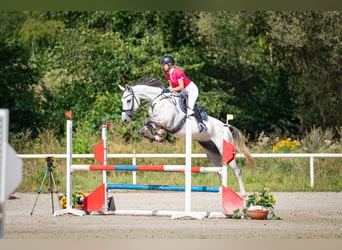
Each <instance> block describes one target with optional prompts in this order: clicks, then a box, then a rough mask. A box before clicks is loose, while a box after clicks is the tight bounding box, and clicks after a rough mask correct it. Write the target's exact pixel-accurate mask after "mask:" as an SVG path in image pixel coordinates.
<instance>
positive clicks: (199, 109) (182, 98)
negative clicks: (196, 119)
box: [178, 94, 208, 121]
mask: <svg viewBox="0 0 342 250" xmlns="http://www.w3.org/2000/svg"><path fill="white" fill-rule="evenodd" d="M178 105H179V107H180V109H181V110H182V111H183V113H186V110H187V107H188V96H187V95H184V94H180V95H179V98H178ZM194 112H195V114H196V113H197V114H200V115H201V118H202V120H203V121H207V120H208V114H207V113H206V112H205V108H204V107H203V106H199V105H197V103H196V104H195V106H194Z"/></svg>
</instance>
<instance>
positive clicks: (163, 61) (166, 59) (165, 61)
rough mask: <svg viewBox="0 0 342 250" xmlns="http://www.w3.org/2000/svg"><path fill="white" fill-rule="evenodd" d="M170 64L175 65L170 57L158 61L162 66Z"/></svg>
mask: <svg viewBox="0 0 342 250" xmlns="http://www.w3.org/2000/svg"><path fill="white" fill-rule="evenodd" d="M168 63H171V64H172V65H174V64H175V60H174V59H173V57H172V56H163V57H162V59H161V60H160V64H161V65H164V64H168Z"/></svg>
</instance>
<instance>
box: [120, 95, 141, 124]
mask: <svg viewBox="0 0 342 250" xmlns="http://www.w3.org/2000/svg"><path fill="white" fill-rule="evenodd" d="M129 91H130V93H129V94H128V95H127V96H125V97H124V98H123V99H126V98H127V97H129V96H132V97H131V107H130V108H128V109H122V110H121V111H122V112H125V113H126V114H127V115H128V117H129V118H131V119H132V118H133V116H134V113H135V111H134V103H135V102H134V101H136V102H137V103H138V106H139V105H140V101H139V99H138V98H137V97H136V96H135V95H134V91H133V89H129Z"/></svg>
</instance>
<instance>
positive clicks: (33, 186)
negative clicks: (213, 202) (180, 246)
mask: <svg viewBox="0 0 342 250" xmlns="http://www.w3.org/2000/svg"><path fill="white" fill-rule="evenodd" d="M28 133H29V132H28ZM86 134H87V133H85V132H84V131H82V130H81V129H78V130H76V131H75V132H74V138H73V139H74V141H73V149H74V153H92V151H93V147H94V146H95V145H96V144H97V142H99V141H100V140H101V135H100V134H95V135H93V136H88V137H87V138H86V139H85V136H86ZM329 135H330V134H329V133H328V132H323V131H317V130H316V129H315V130H314V131H313V133H312V134H310V133H309V134H307V137H306V138H304V139H303V140H301V143H300V146H298V147H295V148H291V149H290V148H280V149H279V148H278V149H277V150H279V152H294V153H296V152H297V153H299V152H308V151H307V149H306V148H307V147H310V149H311V150H312V149H315V151H310V152H320V153H322V152H327V153H338V152H341V151H342V150H341V149H342V147H341V144H340V142H339V141H334V140H332V139H331V138H329V140H328V139H326V138H324V137H327V136H329ZM24 137H25V138H28V136H24ZM265 137H266V136H265V135H263V138H261V139H260V138H259V140H258V142H256V143H255V144H250V145H249V148H250V151H251V153H269V152H272V148H274V145H276V142H277V141H276V140H275V139H265ZM321 137H322V138H321ZM114 138H115V139H114ZM327 140H328V141H329V143H327V142H326V141H327ZM12 144H14V146H15V148H16V150H17V152H18V153H22V154H24V153H26V154H33V153H36V154H40V153H42V154H62V153H65V151H66V149H65V139H61V140H57V139H56V138H55V137H54V135H53V132H51V131H45V130H44V131H41V133H40V135H39V137H38V138H37V139H36V140H34V141H30V140H17V141H14V142H12ZM317 144H319V145H317ZM135 149H137V150H136V151H137V153H184V152H185V141H184V139H175V140H174V141H173V142H172V143H170V142H164V143H149V142H148V141H145V140H137V139H135V140H134V141H132V142H128V143H127V142H125V141H124V140H123V139H122V138H121V137H120V136H119V135H118V134H116V132H115V131H114V130H113V129H111V128H110V129H109V131H108V152H109V153H133V151H134V150H135ZM192 152H193V153H203V151H202V149H201V148H200V145H199V144H198V143H196V142H193V149H192ZM255 161H256V165H257V167H256V168H255V169H249V168H246V167H245V165H246V162H245V160H244V159H241V158H239V159H237V162H238V165H239V166H240V167H241V169H242V172H243V181H244V183H245V187H246V190H247V192H254V191H257V190H258V189H259V188H260V183H263V184H265V185H266V186H267V187H268V188H270V189H271V190H272V191H288V192H293V191H332V192H340V191H341V190H342V182H341V181H340V179H341V176H342V159H341V158H319V159H318V158H317V159H315V161H314V165H315V186H314V188H311V187H310V176H309V159H306V158H297V159H296V158H294V159H279V158H268V159H263V158H257V159H255ZM73 163H74V164H95V163H96V161H95V160H93V159H77V160H74V162H73ZM131 163H132V159H109V164H112V165H114V164H131ZM184 163H185V160H184V159H140V158H139V159H137V164H150V165H153V164H168V165H172V164H184ZM193 165H194V166H210V164H209V161H208V160H207V159H193ZM54 166H56V167H55V168H53V174H54V177H55V181H56V185H57V189H58V190H59V192H65V190H66V187H65V185H66V180H65V178H66V169H65V166H66V162H65V159H55V161H54ZM46 168H47V164H46V162H45V160H44V159H25V160H24V168H23V181H22V183H21V185H20V186H19V188H18V189H17V191H20V192H36V191H37V190H38V189H39V186H40V184H41V182H42V179H43V176H44V174H45V170H46ZM137 182H138V183H139V184H159V185H184V174H182V173H158V172H138V173H137ZM47 183H48V182H47V180H46V183H45V185H44V186H43V191H48V190H47V185H48V184H47ZM101 183H102V173H100V172H97V171H96V172H95V171H78V172H75V173H74V174H73V185H74V186H76V185H77V186H80V187H81V189H82V190H83V191H85V192H87V193H90V192H92V191H93V190H94V189H95V188H96V187H98V186H99V185H100V184H101ZM108 183H132V173H131V172H108ZM192 185H201V186H202V185H203V186H219V185H220V182H219V179H218V177H217V175H216V174H213V173H208V174H201V173H193V174H192ZM228 185H229V186H230V187H231V188H233V189H234V190H236V191H239V185H238V182H237V179H236V178H235V176H234V173H233V171H232V170H231V169H230V168H228Z"/></svg>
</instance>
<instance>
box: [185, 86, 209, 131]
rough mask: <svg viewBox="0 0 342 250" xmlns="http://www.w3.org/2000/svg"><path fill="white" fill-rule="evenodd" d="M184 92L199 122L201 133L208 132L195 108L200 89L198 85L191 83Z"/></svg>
mask: <svg viewBox="0 0 342 250" xmlns="http://www.w3.org/2000/svg"><path fill="white" fill-rule="evenodd" d="M182 92H183V93H185V94H187V95H188V106H189V108H190V109H191V110H192V111H193V113H194V116H195V118H196V119H197V121H198V130H199V132H200V133H203V132H205V131H206V130H207V127H206V126H205V124H204V122H203V120H202V117H201V114H200V113H199V111H198V110H196V109H195V108H194V107H195V103H196V101H197V98H198V88H197V86H196V84H195V83H194V82H191V83H190V84H189V85H188V86H187V87H186V88H185V89H183V90H182ZM188 115H191V114H188Z"/></svg>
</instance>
